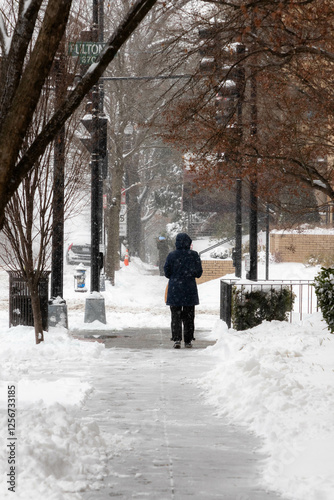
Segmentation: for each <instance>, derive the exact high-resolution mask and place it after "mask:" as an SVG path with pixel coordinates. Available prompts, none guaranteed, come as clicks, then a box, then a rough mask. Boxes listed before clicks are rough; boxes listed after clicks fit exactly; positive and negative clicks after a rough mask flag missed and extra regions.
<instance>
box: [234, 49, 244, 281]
mask: <svg viewBox="0 0 334 500" xmlns="http://www.w3.org/2000/svg"><path fill="white" fill-rule="evenodd" d="M237 53H238V54H241V55H242V54H244V53H245V46H244V45H242V44H239V45H238V47H237ZM244 84H245V68H244V67H241V68H239V70H238V80H237V85H238V104H237V124H238V132H239V140H240V142H242V138H243V125H242V108H243V94H244ZM241 170H242V165H239V171H240V174H241ZM235 205H236V207H235V275H236V277H237V278H241V273H242V178H241V175H240V178H238V179H237V180H236V200H235Z"/></svg>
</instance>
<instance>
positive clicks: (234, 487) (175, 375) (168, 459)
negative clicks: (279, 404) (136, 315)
mask: <svg viewBox="0 0 334 500" xmlns="http://www.w3.org/2000/svg"><path fill="white" fill-rule="evenodd" d="M95 334H96V332H85V333H83V334H81V336H85V337H86V339H87V340H88V339H89V337H90V338H92V336H93V335H94V338H96V337H97V336H98V333H97V334H96V335H95ZM197 337H198V340H197V341H196V342H195V343H194V345H195V346H196V347H195V348H194V349H184V348H182V349H181V350H174V349H172V348H171V346H172V342H170V340H169V339H170V334H169V332H167V331H164V330H158V331H157V330H149V329H147V330H137V331H135V330H128V331H122V332H110V333H103V334H102V335H101V338H100V339H99V341H103V342H105V344H106V346H107V347H108V348H111V351H110V365H108V366H107V373H108V377H106V367H105V366H104V368H103V370H101V374H96V376H95V377H94V384H95V386H96V388H97V390H96V391H95V392H94V394H93V395H92V396H91V397H90V398H89V399H88V400H87V402H86V405H85V407H84V412H85V419H87V420H89V421H92V420H94V421H96V422H97V423H98V424H99V426H100V429H101V432H102V433H103V435H104V437H105V439H106V441H107V442H108V441H109V442H115V435H116V436H117V435H118V436H120V437H121V440H122V443H123V444H124V442H126V446H125V447H123V448H122V449H121V450H120V451H119V452H118V451H117V450H115V453H114V455H113V458H112V459H111V460H110V461H109V464H108V465H109V476H108V477H107V478H105V480H104V487H103V488H102V489H100V490H97V491H92V492H85V493H82V498H83V499H84V500H107V499H110V498H114V497H115V498H120V499H121V498H122V499H132V498H149V499H154V500H186V499H190V498H193V499H198V500H210V499H221V500H225V499H226V500H275V499H276V500H277V499H278V498H281V497H279V496H278V495H276V494H275V493H273V492H267V491H264V490H263V489H262V488H261V487H260V486H259V480H260V475H259V471H260V469H261V462H262V460H263V459H264V458H265V457H263V456H262V455H260V454H259V453H258V452H257V448H258V447H259V444H260V443H259V442H258V440H257V439H256V438H254V437H252V436H250V435H249V434H247V433H245V432H244V431H243V430H242V429H240V428H236V427H233V426H231V425H227V424H226V422H224V420H223V418H221V417H217V416H215V415H214V414H215V409H214V408H212V407H211V406H208V405H207V404H205V402H204V401H203V396H202V394H201V389H200V387H198V386H197V384H196V380H197V379H199V378H200V377H201V376H202V375H204V374H205V373H206V372H207V371H209V370H210V369H211V368H212V362H213V358H212V356H208V355H206V353H205V350H204V348H205V347H206V346H207V345H209V344H211V343H212V342H208V341H206V340H205V338H204V337H203V336H201V333H200V332H199V333H197ZM201 337H202V338H201ZM182 347H183V346H182ZM113 440H114V441H113Z"/></svg>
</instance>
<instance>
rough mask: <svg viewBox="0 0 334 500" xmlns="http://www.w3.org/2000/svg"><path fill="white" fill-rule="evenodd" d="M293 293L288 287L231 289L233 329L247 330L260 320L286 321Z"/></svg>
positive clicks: (260, 321)
mask: <svg viewBox="0 0 334 500" xmlns="http://www.w3.org/2000/svg"><path fill="white" fill-rule="evenodd" d="M294 300H295V295H294V293H293V292H292V290H291V289H290V288H289V287H281V288H278V289H275V288H269V289H261V290H260V289H259V290H249V291H247V289H246V288H245V287H244V286H242V287H241V288H238V287H236V286H234V287H233V289H232V322H233V328H234V329H235V330H248V328H253V327H254V326H257V325H260V324H261V323H262V321H273V320H277V321H287V319H288V312H290V311H291V310H292V307H293V303H294Z"/></svg>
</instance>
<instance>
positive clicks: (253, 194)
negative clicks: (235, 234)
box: [248, 75, 258, 281]
mask: <svg viewBox="0 0 334 500" xmlns="http://www.w3.org/2000/svg"><path fill="white" fill-rule="evenodd" d="M256 101H257V84H256V76H255V75H252V76H251V136H252V137H253V139H254V140H256V135H257V102H256ZM249 201H250V208H249V260H250V269H249V273H248V279H250V280H252V281H257V225H258V224H257V212H258V199H257V172H256V171H255V172H254V174H253V176H252V178H251V180H250V200H249Z"/></svg>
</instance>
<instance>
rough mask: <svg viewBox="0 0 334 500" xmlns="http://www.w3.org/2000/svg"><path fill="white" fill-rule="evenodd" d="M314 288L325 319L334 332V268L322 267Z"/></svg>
mask: <svg viewBox="0 0 334 500" xmlns="http://www.w3.org/2000/svg"><path fill="white" fill-rule="evenodd" d="M314 289H315V293H316V296H317V299H318V305H319V307H320V309H321V312H322V315H323V317H324V320H325V321H326V323H327V325H328V328H329V330H330V331H331V333H334V268H332V267H329V268H325V267H322V268H321V271H320V272H319V274H318V275H317V276H316V277H315V278H314Z"/></svg>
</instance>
